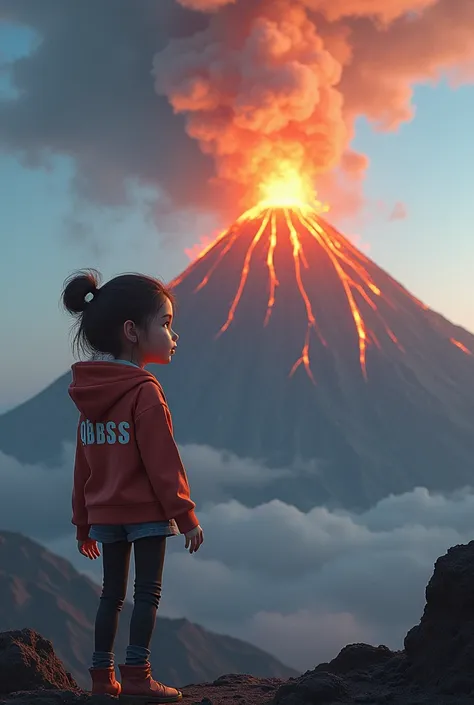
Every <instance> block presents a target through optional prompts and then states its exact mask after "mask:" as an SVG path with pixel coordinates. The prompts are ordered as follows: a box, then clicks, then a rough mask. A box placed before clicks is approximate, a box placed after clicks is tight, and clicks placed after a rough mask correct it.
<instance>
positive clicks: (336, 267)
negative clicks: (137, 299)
mask: <svg viewBox="0 0 474 705" xmlns="http://www.w3.org/2000/svg"><path fill="white" fill-rule="evenodd" d="M263 190H264V191H265V192H266V193H267V197H266V198H265V199H264V200H262V201H261V202H260V203H259V205H257V206H255V207H254V208H251V209H250V210H248V211H246V212H245V213H244V214H243V215H242V216H240V218H238V220H237V221H236V222H235V223H234V224H233V225H232V226H231V227H230V228H229V229H227V230H225V231H224V232H223V233H222V234H221V235H220V236H219V237H218V238H217V240H216V241H215V242H214V243H212V244H211V245H210V246H209V247H207V248H206V249H205V250H203V251H202V252H201V254H200V255H199V256H198V257H197V259H196V261H195V262H194V263H193V264H192V265H191V267H189V268H188V269H187V270H186V271H185V272H184V273H183V274H181V275H180V276H179V277H177V279H175V280H174V282H172V286H175V287H176V286H179V284H180V283H181V282H182V281H183V280H184V279H185V278H186V277H187V276H189V274H190V273H191V272H192V271H194V269H195V268H197V267H198V266H199V265H200V262H201V260H204V261H206V259H207V256H208V255H209V253H210V251H211V250H214V249H215V248H219V253H218V255H217V256H216V257H215V259H214V261H213V262H212V265H210V266H209V268H208V269H207V271H206V272H205V274H204V276H203V277H202V279H201V281H200V282H199V284H198V285H197V287H196V289H195V293H197V292H199V291H200V290H201V289H203V288H204V287H205V286H207V285H208V284H209V282H210V280H211V278H212V276H213V274H214V272H215V270H216V268H217V267H219V266H220V265H221V263H222V262H223V260H224V259H225V258H226V257H231V258H232V257H233V248H234V246H235V244H236V241H238V240H239V241H240V240H246V242H247V243H248V246H247V248H246V251H245V256H244V259H243V264H242V271H241V275H240V279H239V282H238V286H237V287H236V292H235V295H234V296H233V298H232V301H231V302H230V305H229V311H228V315H227V317H226V320H225V321H224V322H223V324H222V326H221V327H220V330H219V332H218V333H217V335H222V334H223V333H225V332H226V331H227V330H228V328H229V327H230V326H231V325H232V324H233V322H234V319H235V316H236V312H237V309H238V307H239V304H240V302H241V299H242V296H243V294H244V290H245V287H246V284H247V281H248V279H249V275H250V273H251V269H252V267H256V268H257V269H258V271H259V272H260V274H262V272H261V263H262V260H264V261H265V264H266V269H267V274H266V278H267V287H268V298H267V309H266V313H265V317H264V320H263V321H262V323H263V325H264V326H267V325H268V324H269V322H270V319H271V316H272V313H273V309H274V306H275V304H276V299H277V290H278V287H279V284H280V282H279V279H278V272H277V270H276V267H275V258H276V257H277V252H278V251H279V250H280V249H281V250H285V251H288V250H291V262H292V264H291V266H292V267H293V270H294V285H295V287H296V288H297V290H298V292H299V295H300V298H301V302H302V304H303V305H304V308H305V311H306V319H307V329H306V332H305V335H304V341H303V343H302V348H301V354H300V355H299V357H298V359H297V360H296V361H295V363H294V364H293V366H292V367H291V370H290V377H292V376H293V374H294V373H295V372H296V370H297V369H298V368H299V367H300V366H303V367H304V369H305V371H306V374H307V375H308V377H309V378H310V379H311V381H312V382H313V383H315V382H316V380H315V373H314V370H313V366H312V364H311V345H312V338H313V337H316V338H317V339H318V340H319V344H321V345H323V346H327V341H326V337H325V331H324V330H322V329H321V326H320V325H319V324H318V320H317V318H316V316H315V313H314V311H315V301H314V299H315V298H316V297H318V296H319V298H320V299H321V300H323V301H324V299H325V297H326V295H327V293H328V292H327V291H326V292H325V291H324V290H320V291H317V285H316V288H315V285H314V284H315V283H314V282H312V279H313V274H314V272H313V271H312V268H311V267H310V265H309V263H308V262H309V261H310V260H311V259H313V260H319V261H324V262H326V266H328V267H329V268H330V269H331V270H333V274H334V275H335V276H336V278H337V280H338V284H339V287H340V289H341V292H342V293H343V295H344V297H345V300H346V304H347V313H349V312H350V316H351V318H352V320H353V326H354V331H355V333H356V334H357V354H358V359H359V363H360V369H361V373H362V375H363V377H364V378H365V379H367V348H368V347H370V346H372V345H374V346H376V347H377V348H378V349H379V350H381V349H382V343H381V340H379V337H378V335H380V334H378V333H376V332H375V329H376V328H378V329H379V330H380V331H381V334H382V336H383V337H384V339H385V340H389V341H391V343H392V344H393V345H395V346H396V347H397V348H398V350H399V351H401V352H402V353H404V352H405V349H404V347H403V345H402V344H401V343H400V341H399V340H398V338H397V336H396V334H395V333H394V331H393V330H392V328H391V327H390V325H389V324H388V322H387V317H386V316H385V315H384V308H385V309H386V308H388V309H390V310H391V311H392V312H393V311H396V310H397V303H396V301H395V300H394V299H393V297H392V298H390V296H389V295H388V292H384V291H382V290H381V289H380V287H379V286H378V285H377V284H376V283H375V281H374V277H373V276H372V275H371V274H370V272H369V269H370V268H371V265H372V263H371V261H370V260H369V259H368V257H366V256H365V255H364V254H363V253H362V252H361V251H360V250H359V249H357V248H356V247H355V246H354V245H353V244H351V242H350V241H349V240H348V239H346V238H345V237H343V236H342V235H341V234H340V233H338V232H337V231H336V230H335V229H334V228H332V227H331V226H329V225H328V224H327V223H325V222H324V221H323V220H322V219H321V218H320V214H321V213H322V212H326V211H327V210H328V207H327V206H323V205H322V204H321V203H319V202H314V204H313V205H308V204H307V203H306V202H305V201H304V200H303V198H302V197H300V196H299V193H300V191H301V192H302V193H304V189H303V188H302V186H301V184H300V183H299V180H298V179H297V178H296V177H295V178H294V179H293V180H291V181H288V182H283V183H282V184H280V183H276V184H275V185H272V186H270V187H267V188H266V189H263ZM252 228H253V232H252ZM238 244H239V245H240V242H239V243H238ZM283 256H287V255H283ZM288 259H290V258H288ZM281 264H282V266H283V267H286V268H288V263H284V262H282V263H281ZM391 284H392V285H395V287H396V288H397V289H398V290H399V292H400V291H403V292H404V294H405V296H406V297H407V298H408V299H409V300H410V301H411V303H412V304H414V305H415V307H418V308H420V309H421V310H423V311H427V310H428V307H427V306H425V304H423V303H422V302H421V301H419V300H418V299H417V298H415V297H414V296H412V295H411V294H409V293H408V292H407V291H405V290H404V289H402V287H400V286H399V285H397V284H396V283H395V282H393V280H392V281H391ZM309 287H311V290H312V294H313V295H312V296H311V295H310V294H309V293H308V292H309V291H310V288H309ZM364 308H365V309H366V310H365V312H364V311H363V309H364ZM329 335H330V334H329ZM449 342H450V343H451V344H453V345H455V346H456V347H457V348H458V349H459V350H461V351H462V352H463V353H464V354H466V355H472V354H473V353H472V351H471V350H470V349H469V348H468V347H467V346H466V345H464V344H463V343H462V342H461V341H459V340H457V339H455V338H453V337H450V338H449Z"/></svg>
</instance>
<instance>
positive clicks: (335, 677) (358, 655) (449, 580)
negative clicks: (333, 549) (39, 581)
mask: <svg viewBox="0 0 474 705" xmlns="http://www.w3.org/2000/svg"><path fill="white" fill-rule="evenodd" d="M387 608H389V605H387ZM155 675H156V677H157V678H159V677H160V674H159V673H156V674H155ZM170 685H175V684H170ZM101 701H102V702H103V705H106V703H108V705H110V704H111V702H112V699H111V698H109V697H107V696H104V697H103V698H94V703H95V705H101ZM91 702H92V698H91V696H90V695H89V694H88V693H87V692H85V691H83V690H81V689H80V688H79V687H78V685H77V684H76V682H75V681H74V679H73V678H72V676H71V675H70V674H69V673H67V672H66V670H65V668H64V666H63V664H62V663H61V661H60V660H59V659H58V658H57V656H56V655H55V653H54V650H53V646H52V644H51V642H50V641H47V640H46V639H44V638H43V637H42V636H41V635H39V634H38V633H37V632H35V631H33V630H30V629H23V630H21V631H10V632H4V633H1V634H0V705H27V703H34V704H35V705H79V704H80V703H84V705H89V703H91ZM473 702H474V541H472V542H471V543H469V544H468V545H467V546H455V547H454V548H451V549H450V550H449V551H448V553H447V554H446V555H444V556H442V557H441V558H439V559H438V560H437V562H436V564H435V570H434V574H433V576H432V578H431V580H430V581H429V583H428V586H427V588H426V606H425V610H424V613H423V616H422V618H421V621H420V623H419V624H418V625H417V626H416V627H413V629H411V630H410V631H409V632H408V634H407V636H406V638H405V643H404V649H403V650H402V651H396V652H394V651H391V650H390V649H388V648H387V647H385V646H377V647H374V646H369V645H367V644H352V645H350V646H346V647H345V648H344V649H342V651H341V652H340V653H339V655H338V656H337V657H336V658H335V659H334V660H333V661H330V662H329V663H322V664H319V665H318V666H317V667H316V668H315V669H314V670H311V671H307V672H306V673H304V674H303V675H302V676H300V677H298V678H290V679H289V680H287V681H283V680H280V679H275V678H271V679H261V678H255V677H253V676H251V675H223V676H222V677H220V678H218V679H217V680H215V681H214V682H212V683H201V684H199V685H188V686H186V687H184V688H183V703H188V704H189V705H197V704H198V703H199V704H201V705H224V704H226V705H227V704H229V703H241V704H242V705H351V704H352V703H353V704H355V703H358V704H364V705H385V704H390V705H468V704H469V705H472V703H473Z"/></svg>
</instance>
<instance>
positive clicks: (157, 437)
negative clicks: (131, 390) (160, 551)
mask: <svg viewBox="0 0 474 705" xmlns="http://www.w3.org/2000/svg"><path fill="white" fill-rule="evenodd" d="M135 433H136V440H137V444H138V448H139V451H140V455H141V458H142V461H143V464H144V466H145V470H146V472H147V475H148V477H149V479H150V482H151V485H152V487H153V490H154V493H155V495H156V497H157V499H158V501H159V502H160V504H161V505H162V507H163V509H164V512H165V516H166V518H167V519H174V520H175V521H176V523H177V525H178V528H179V530H180V532H181V533H182V534H186V533H187V532H188V531H191V529H194V527H196V526H197V525H198V524H199V522H198V519H197V517H196V515H195V513H194V508H195V506H196V505H195V503H194V502H193V501H192V500H191V497H190V492H189V484H188V478H187V477H186V471H185V469H184V467H183V463H182V461H181V457H180V455H179V451H178V448H177V446H176V443H175V441H174V438H173V426H172V423H171V415H170V413H169V411H168V409H167V408H166V407H165V406H164V404H162V403H161V402H159V403H157V404H155V405H153V406H151V407H149V408H148V409H145V410H144V411H142V412H141V413H140V414H139V415H138V416H137V418H136V419H135Z"/></svg>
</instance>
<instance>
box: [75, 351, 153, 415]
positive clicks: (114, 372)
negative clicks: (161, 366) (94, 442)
mask: <svg viewBox="0 0 474 705" xmlns="http://www.w3.org/2000/svg"><path fill="white" fill-rule="evenodd" d="M71 369H72V382H71V384H70V386H69V396H70V397H71V399H72V400H73V402H74V403H75V405H76V406H77V408H78V410H79V411H80V413H81V414H83V415H84V416H85V417H86V418H88V419H90V420H91V421H95V420H98V419H101V418H104V416H106V415H107V413H108V411H109V410H110V409H111V408H112V407H113V406H115V405H116V404H117V403H119V402H120V401H121V400H122V399H123V397H125V396H127V395H128V394H130V392H132V391H133V392H136V391H137V387H139V386H140V385H142V384H145V383H147V382H150V380H152V381H153V382H154V383H155V384H156V385H157V386H158V387H159V384H158V382H157V380H156V378H155V377H154V376H153V375H152V374H151V373H150V372H147V371H146V370H143V369H141V368H140V367H135V366H132V365H124V364H122V363H120V362H77V363H76V364H75V365H73V366H72V368H71Z"/></svg>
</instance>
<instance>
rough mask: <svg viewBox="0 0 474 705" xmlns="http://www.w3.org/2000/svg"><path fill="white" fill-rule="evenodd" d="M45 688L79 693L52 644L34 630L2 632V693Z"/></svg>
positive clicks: (0, 639)
mask: <svg viewBox="0 0 474 705" xmlns="http://www.w3.org/2000/svg"><path fill="white" fill-rule="evenodd" d="M44 688H46V689H58V690H72V691H77V690H78V686H77V683H76V682H75V680H74V679H73V678H72V677H71V675H70V674H69V673H67V672H66V670H65V669H64V666H63V664H62V663H61V661H60V660H59V659H58V658H57V656H56V654H55V653H54V650H53V645H52V643H51V642H50V641H48V640H47V639H44V638H43V637H42V636H41V635H40V634H38V633H37V632H35V631H33V630H32V629H22V630H21V631H20V630H18V631H11V632H3V633H1V634H0V694H1V695H4V694H8V693H14V692H15V691H18V690H38V689H44Z"/></svg>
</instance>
